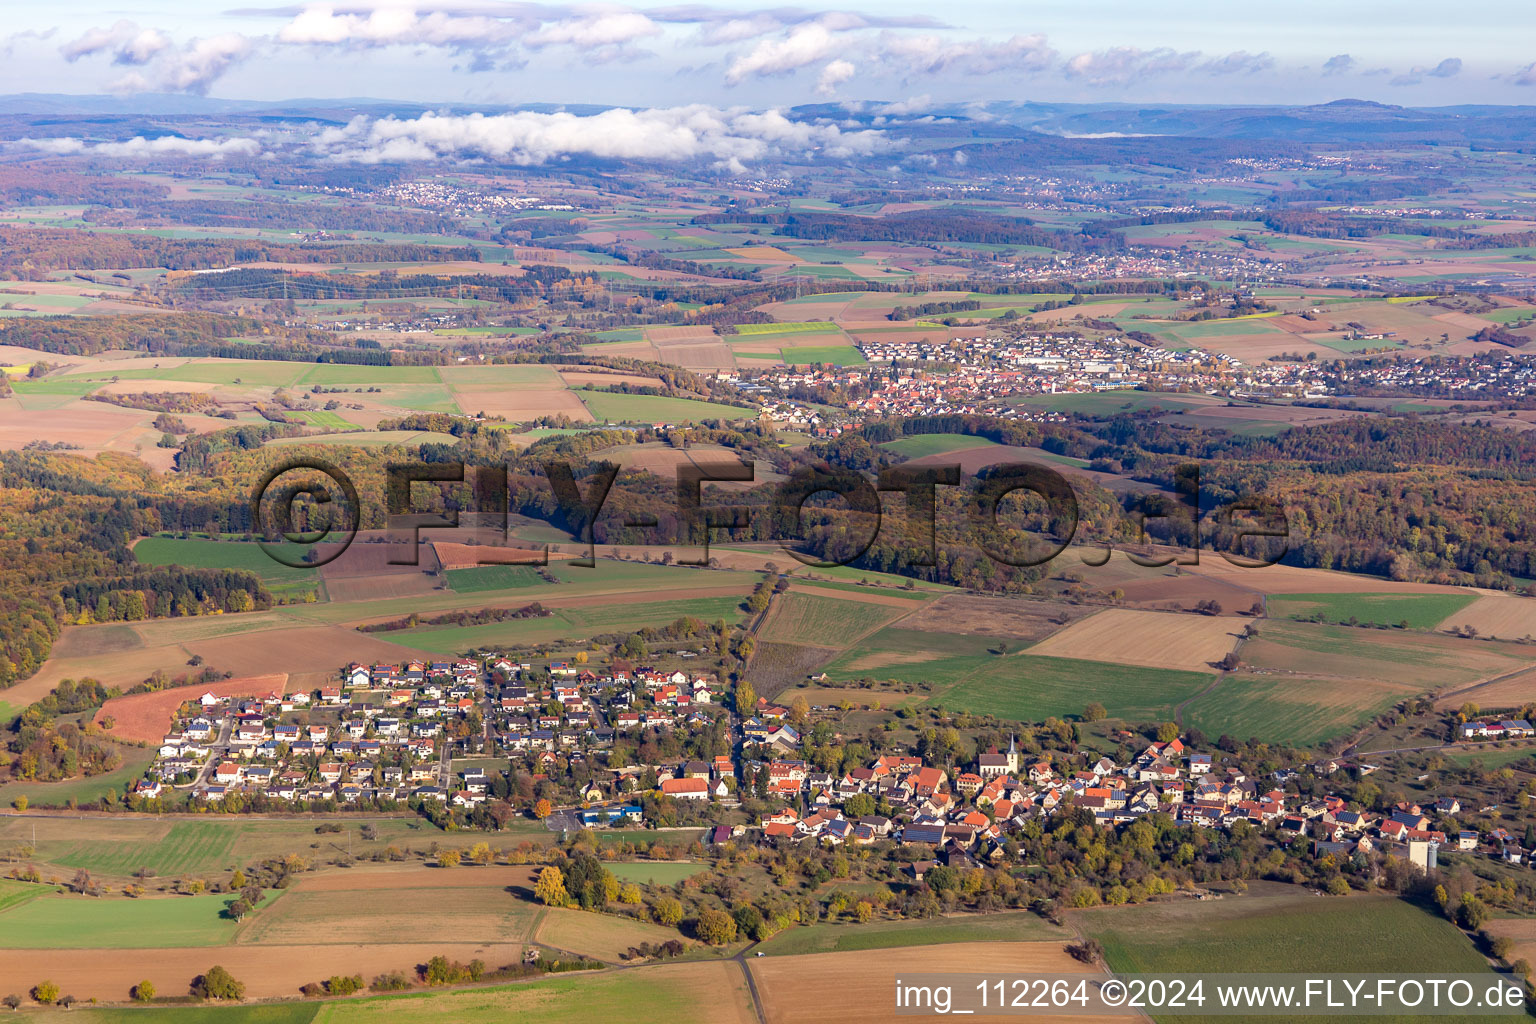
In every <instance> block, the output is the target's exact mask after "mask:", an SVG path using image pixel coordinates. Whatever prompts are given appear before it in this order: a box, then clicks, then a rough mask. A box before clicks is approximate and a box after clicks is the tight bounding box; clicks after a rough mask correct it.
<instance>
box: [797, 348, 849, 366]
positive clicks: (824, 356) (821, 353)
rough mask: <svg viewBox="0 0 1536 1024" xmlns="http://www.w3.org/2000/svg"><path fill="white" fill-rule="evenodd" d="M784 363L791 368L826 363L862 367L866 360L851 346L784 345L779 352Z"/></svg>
mask: <svg viewBox="0 0 1536 1024" xmlns="http://www.w3.org/2000/svg"><path fill="white" fill-rule="evenodd" d="M779 353H780V355H781V356H782V357H783V359H784V362H786V363H789V364H790V365H792V366H805V365H808V364H810V363H828V364H830V365H832V366H863V365H865V364H866V363H867V362H868V360H866V359H865V358H864V353H863V352H861V351H859V350H858V349H857V348H855V347H854V346H852V345H796V346H793V347H791V346H789V345H785V346H784V347H783V348H781V349H780V350H779Z"/></svg>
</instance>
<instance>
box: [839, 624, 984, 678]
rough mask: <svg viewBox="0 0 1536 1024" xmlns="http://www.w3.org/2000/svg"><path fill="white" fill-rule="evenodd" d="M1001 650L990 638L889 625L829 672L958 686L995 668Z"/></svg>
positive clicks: (845, 655)
mask: <svg viewBox="0 0 1536 1024" xmlns="http://www.w3.org/2000/svg"><path fill="white" fill-rule="evenodd" d="M996 649H997V642H996V641H995V640H992V639H990V638H987V637H981V636H971V635H969V634H965V633H941V632H935V631H932V630H921V631H920V630H915V629H906V628H897V627H887V628H885V629H882V630H880V631H879V632H877V633H872V634H870V635H869V636H867V637H865V638H864V639H863V640H861V641H860V642H859V643H857V644H854V645H853V646H852V647H849V648H848V649H847V650H845V651H844V652H843V653H842V654H841V655H839V656H838V657H837V659H836V660H834V661H833V662H832V663H831V664H829V665H827V667H826V672H827V675H828V677H829V678H831V679H835V680H845V679H865V678H871V679H891V680H896V681H898V682H911V683H933V684H934V685H945V684H953V683H956V682H959V681H960V680H961V679H964V678H966V677H968V676H970V675H972V674H973V673H976V672H980V671H981V670H982V669H983V668H984V667H990V666H992V664H993V663H994V662H996V661H997V659H998V655H997V654H996V653H993V652H994V651H995V650H996Z"/></svg>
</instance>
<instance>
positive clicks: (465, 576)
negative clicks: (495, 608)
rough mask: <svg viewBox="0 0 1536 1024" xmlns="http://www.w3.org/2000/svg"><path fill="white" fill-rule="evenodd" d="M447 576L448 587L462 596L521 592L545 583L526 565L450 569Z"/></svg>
mask: <svg viewBox="0 0 1536 1024" xmlns="http://www.w3.org/2000/svg"><path fill="white" fill-rule="evenodd" d="M446 575H447V577H448V586H450V587H452V588H453V589H454V590H455V591H457V592H458V593H460V594H478V593H482V592H484V591H488V590H521V589H522V588H524V587H536V586H539V585H540V584H542V583H543V582H544V581H543V580H541V579H540V578H539V574H538V571H537V570H536V569H532V568H529V567H528V566H524V565H479V566H476V567H475V568H473V569H449V570H448V572H447V573H446Z"/></svg>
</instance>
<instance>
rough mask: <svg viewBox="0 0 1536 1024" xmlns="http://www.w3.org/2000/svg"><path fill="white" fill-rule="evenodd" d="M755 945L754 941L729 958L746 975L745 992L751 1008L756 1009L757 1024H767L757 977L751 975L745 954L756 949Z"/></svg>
mask: <svg viewBox="0 0 1536 1024" xmlns="http://www.w3.org/2000/svg"><path fill="white" fill-rule="evenodd" d="M757 946H758V944H757V943H755V942H754V943H752V945H750V946H748V947H747V948H746V949H744V950H742V951H741V952H740V953H737V954H736V955H735V956H733V957H731V959H732V960H734V961H736V963H738V964H740V965H741V973H742V974H744V975H746V977H747V993H748V994H749V995H750V996H751V997H752V1009H754V1010H756V1011H757V1024H768V1016H767V1014H765V1013H764V1012H763V997H762V996H760V995H758V993H757V979H756V978H754V977H752V966H751V965H750V964H748V963H747V954H749V953H751V952H752V951H753V950H755V949H757Z"/></svg>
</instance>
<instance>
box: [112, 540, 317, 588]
mask: <svg viewBox="0 0 1536 1024" xmlns="http://www.w3.org/2000/svg"><path fill="white" fill-rule="evenodd" d="M276 547H277V549H278V550H279V552H280V553H281V552H282V551H283V550H284V549H287V550H290V551H293V552H302V551H304V550H305V548H304V547H303V546H301V545H291V544H278V545H276ZM133 557H134V558H135V559H137V560H138V561H139V562H141V563H143V564H144V565H181V566H185V567H186V568H188V569H244V570H246V571H247V572H252V573H255V574H256V575H257V576H259V577H260V578H261V580H262V582H264V583H267V584H269V585H270V584H277V585H280V586H281V585H284V584H307V585H309V586H314V585H316V584H318V583H319V581H320V574H319V573H318V572H316V571H315V570H314V569H296V568H293V567H292V566H287V565H283V564H282V563H281V562H278V561H276V560H275V559H273V558H272V557H271V556H270V555H268V554H267V553H266V551H265V550H264V549H263V545H261V544H256V543H253V542H248V541H243V540H208V539H206V538H196V537H189V538H185V539H183V538H180V537H165V536H160V537H145V538H143V539H141V540H140V541H139V542H138V543H137V544H135V545H134V546H133ZM287 557H290V558H292V557H293V556H292V555H289V556H287Z"/></svg>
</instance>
